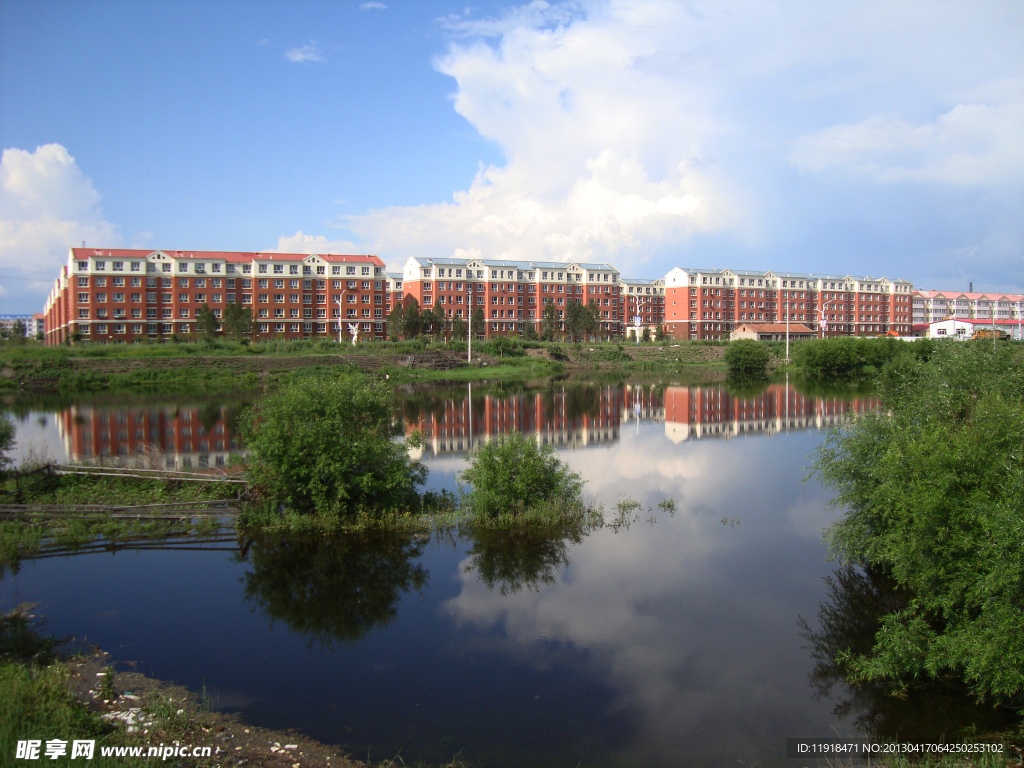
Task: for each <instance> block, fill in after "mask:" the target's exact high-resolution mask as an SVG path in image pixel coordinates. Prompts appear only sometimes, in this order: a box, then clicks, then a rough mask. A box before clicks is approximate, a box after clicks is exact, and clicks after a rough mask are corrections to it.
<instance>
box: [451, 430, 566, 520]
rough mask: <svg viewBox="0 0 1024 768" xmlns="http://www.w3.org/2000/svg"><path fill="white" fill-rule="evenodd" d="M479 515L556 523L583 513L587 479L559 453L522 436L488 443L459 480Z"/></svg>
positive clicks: (468, 502) (516, 434)
mask: <svg viewBox="0 0 1024 768" xmlns="http://www.w3.org/2000/svg"><path fill="white" fill-rule="evenodd" d="M459 480H460V482H462V483H466V484H468V485H469V486H470V487H469V490H468V491H467V492H466V496H465V503H466V506H467V507H468V509H470V510H471V511H472V512H473V514H474V515H476V516H477V517H478V518H481V519H485V520H494V519H511V520H518V519H531V518H540V519H551V518H552V517H554V518H560V517H563V516H566V515H571V514H579V513H580V512H581V511H582V509H583V501H582V494H583V481H582V480H581V479H580V476H579V475H577V474H576V473H574V472H572V471H571V470H570V469H569V467H568V466H566V465H565V464H564V463H563V462H562V461H561V460H559V458H558V457H557V456H556V455H555V449H554V448H552V447H551V446H550V445H543V446H539V445H537V442H536V441H535V440H532V439H530V438H529V437H527V436H525V435H523V434H522V433H520V432H512V433H509V434H508V435H505V436H504V437H502V439H500V440H493V441H491V442H489V443H486V444H485V445H484V446H483V447H482V448H480V449H479V450H478V451H477V452H476V453H474V454H473V455H472V456H471V457H470V461H469V467H467V468H466V470H465V471H463V472H462V474H461V475H460V477H459Z"/></svg>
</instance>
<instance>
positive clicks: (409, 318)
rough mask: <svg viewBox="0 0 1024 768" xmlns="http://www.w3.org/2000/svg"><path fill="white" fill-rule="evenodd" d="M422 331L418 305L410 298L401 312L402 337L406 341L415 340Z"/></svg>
mask: <svg viewBox="0 0 1024 768" xmlns="http://www.w3.org/2000/svg"><path fill="white" fill-rule="evenodd" d="M422 331H423V319H422V317H420V303H419V302H418V301H416V299H414V298H410V299H409V300H408V301H407V302H406V305H405V309H404V310H403V312H402V335H403V336H404V337H405V338H406V339H415V338H416V337H417V336H419V335H420V333H421V332H422Z"/></svg>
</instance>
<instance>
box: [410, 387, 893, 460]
mask: <svg viewBox="0 0 1024 768" xmlns="http://www.w3.org/2000/svg"><path fill="white" fill-rule="evenodd" d="M880 405H881V400H880V399H879V398H878V397H874V396H860V397H840V396H836V397H819V396H814V395H806V394H802V393H801V392H799V391H798V390H797V389H796V388H794V387H792V386H789V385H787V384H782V383H780V384H771V385H769V386H768V387H767V388H765V389H764V390H763V391H760V392H759V393H756V394H749V395H739V394H733V393H731V392H729V390H728V389H727V388H726V387H725V386H722V385H705V386H691V387H686V386H667V387H666V386H662V385H647V384H644V385H635V384H625V385H607V386H590V387H586V386H580V385H565V386H564V387H561V386H560V387H556V388H553V389H546V390H541V391H531V392H522V393H516V394H512V395H492V394H476V395H474V394H473V392H472V385H470V386H468V387H467V388H466V390H465V391H462V390H460V391H458V392H451V391H450V392H449V393H448V397H438V396H435V397H433V398H432V399H431V401H430V402H429V403H423V402H422V401H419V400H417V399H415V398H410V399H408V400H406V401H404V403H403V416H404V418H405V425H406V433H407V434H409V433H411V432H413V431H414V430H419V431H421V432H422V433H423V437H424V439H425V440H424V442H425V446H424V449H423V454H424V455H427V456H429V455H434V456H440V455H453V454H454V455H458V454H464V453H467V452H469V451H471V450H472V449H473V448H474V447H476V446H477V445H478V444H480V443H481V442H485V441H488V440H490V439H492V438H494V437H496V436H498V435H503V434H505V433H508V432H512V431H519V432H523V433H525V434H530V435H534V436H535V437H536V439H537V441H538V442H539V443H541V444H550V445H554V446H555V447H565V448H571V449H576V448H585V447H588V446H595V445H603V444H608V443H615V442H618V440H619V433H620V430H621V429H622V428H623V427H624V426H625V425H627V424H628V423H629V422H634V423H635V425H636V427H637V428H639V425H640V422H651V423H656V424H657V423H664V425H665V435H666V437H668V438H669V439H670V440H672V441H673V442H675V443H680V442H682V441H684V440H690V439H699V438H708V437H710V438H726V439H728V438H730V437H735V436H738V435H750V434H760V435H768V436H771V435H774V434H776V433H778V432H788V431H790V430H811V429H821V428H824V427H829V426H833V425H835V424H838V423H840V422H842V421H843V420H845V419H847V418H849V417H850V416H851V415H852V414H855V413H861V412H865V411H870V410H874V409H876V408H878V407H879V406H880Z"/></svg>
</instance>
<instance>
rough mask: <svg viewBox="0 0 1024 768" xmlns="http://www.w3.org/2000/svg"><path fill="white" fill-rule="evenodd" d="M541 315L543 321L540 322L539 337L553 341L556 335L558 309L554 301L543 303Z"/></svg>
mask: <svg viewBox="0 0 1024 768" xmlns="http://www.w3.org/2000/svg"><path fill="white" fill-rule="evenodd" d="M541 317H542V320H543V322H542V323H541V334H540V337H541V338H542V339H543V340H544V341H554V340H555V338H556V336H557V335H558V311H557V310H556V309H555V305H554V302H549V303H547V304H545V305H544V312H543V313H542V315H541Z"/></svg>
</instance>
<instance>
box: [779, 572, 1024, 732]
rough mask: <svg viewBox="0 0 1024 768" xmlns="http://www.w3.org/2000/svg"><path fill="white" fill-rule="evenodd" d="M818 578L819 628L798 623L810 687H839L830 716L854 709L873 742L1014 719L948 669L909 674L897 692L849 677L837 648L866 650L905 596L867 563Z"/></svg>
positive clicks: (826, 690) (987, 728) (999, 725)
mask: <svg viewBox="0 0 1024 768" xmlns="http://www.w3.org/2000/svg"><path fill="white" fill-rule="evenodd" d="M825 582H826V584H827V585H828V599H827V600H826V601H825V602H824V603H822V604H821V606H820V607H819V608H818V625H819V629H817V630H812V629H811V628H810V626H809V625H808V623H807V621H806V620H804V619H802V618H801V619H800V620H799V624H800V627H801V630H802V633H801V634H802V636H803V637H804V638H805V639H807V640H809V641H810V643H811V645H810V647H809V650H811V654H812V656H813V658H814V660H815V662H816V664H815V667H814V671H813V672H812V673H811V682H812V684H813V685H814V687H815V689H816V690H817V694H818V695H819V696H821V697H828V696H830V695H831V694H832V692H833V690H834V689H836V687H837V686H839V687H840V689H842V690H843V691H844V695H843V697H842V698H840V699H839V703H838V704H837V705H836V707H835V709H834V710H833V712H834V713H835V714H836V715H837V716H839V717H844V718H845V717H847V716H849V715H851V714H855V715H856V717H855V719H854V724H855V725H856V726H857V728H858V729H860V730H861V731H862V732H863V733H864V735H865V736H866V737H868V738H871V739H874V740H879V741H882V740H898V741H928V742H934V741H937V740H943V739H944V740H946V741H951V740H954V739H956V738H958V737H962V736H966V735H970V734H971V733H977V734H985V733H996V732H1000V731H1005V730H1007V729H1010V728H1013V727H1014V726H1015V725H1016V724H1017V723H1019V715H1017V714H1016V713H1015V712H1014V711H1013V710H1012V709H1009V708H1006V707H996V706H992V705H986V704H984V703H978V702H977V701H976V700H975V699H974V698H973V697H972V696H971V694H970V693H969V692H968V689H967V686H966V685H964V683H963V681H962V680H960V679H957V678H956V677H955V676H953V675H947V676H943V677H940V678H922V679H919V680H913V681H911V682H910V684H909V685H908V688H907V692H906V695H901V696H894V695H893V694H892V688H891V687H890V686H887V685H884V684H882V683H870V682H869V683H865V684H862V685H856V686H851V685H850V684H848V683H847V681H846V675H847V672H848V669H847V667H846V665H845V664H844V663H843V662H842V660H841V659H842V658H843V656H844V654H847V653H848V654H851V655H856V654H866V653H869V652H870V651H871V649H872V648H873V647H874V644H875V634H876V633H877V631H878V629H879V627H880V626H881V618H882V617H883V616H885V615H887V614H890V613H893V612H894V611H898V610H900V609H901V608H903V607H904V606H905V605H906V604H907V602H908V600H909V595H908V594H907V593H906V592H905V591H903V590H901V589H900V588H899V587H898V585H897V584H896V582H895V581H894V580H893V579H892V578H890V577H888V576H886V575H885V574H883V573H880V572H878V571H875V570H872V569H868V570H861V569H859V568H853V567H846V568H841V569H839V570H837V571H835V572H834V573H833V574H832V575H831V576H829V577H826V579H825Z"/></svg>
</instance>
